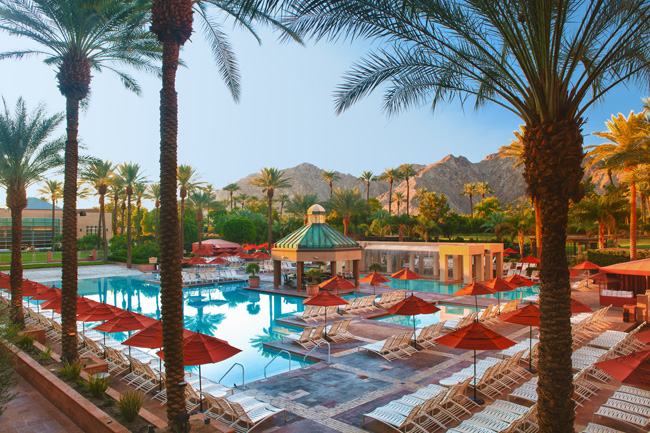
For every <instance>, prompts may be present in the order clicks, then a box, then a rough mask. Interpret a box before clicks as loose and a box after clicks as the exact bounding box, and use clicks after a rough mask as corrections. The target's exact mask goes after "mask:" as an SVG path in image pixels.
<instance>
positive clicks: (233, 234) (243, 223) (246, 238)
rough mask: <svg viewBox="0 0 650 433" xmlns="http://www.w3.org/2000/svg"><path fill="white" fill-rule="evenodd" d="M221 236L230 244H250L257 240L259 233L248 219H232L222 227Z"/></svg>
mask: <svg viewBox="0 0 650 433" xmlns="http://www.w3.org/2000/svg"><path fill="white" fill-rule="evenodd" d="M221 236H223V238H224V239H225V240H227V241H230V242H237V243H239V244H249V243H251V242H253V241H254V240H255V236H257V231H256V230H255V225H254V224H253V223H252V222H251V221H250V220H249V219H248V218H244V217H239V218H231V219H229V220H228V221H226V222H225V223H223V225H222V226H221Z"/></svg>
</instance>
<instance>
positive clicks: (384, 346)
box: [357, 331, 418, 362]
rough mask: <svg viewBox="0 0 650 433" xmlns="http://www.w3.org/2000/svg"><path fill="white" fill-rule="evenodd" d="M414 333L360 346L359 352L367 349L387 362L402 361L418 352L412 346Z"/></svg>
mask: <svg viewBox="0 0 650 433" xmlns="http://www.w3.org/2000/svg"><path fill="white" fill-rule="evenodd" d="M414 334H415V332H414V331H408V332H405V333H403V334H398V335H392V336H390V337H388V338H387V339H386V340H382V341H376V342H374V343H370V344H366V345H364V346H360V347H359V348H358V349H357V351H359V350H361V349H365V350H367V351H369V352H373V353H376V354H377V355H379V356H381V357H382V358H384V359H385V360H387V361H389V362H390V361H392V360H394V359H401V358H405V357H407V356H411V355H413V354H414V353H416V352H417V351H418V350H417V349H416V348H414V347H413V346H411V341H412V340H413V335H414Z"/></svg>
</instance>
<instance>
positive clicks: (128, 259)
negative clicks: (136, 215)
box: [126, 187, 131, 268]
mask: <svg viewBox="0 0 650 433" xmlns="http://www.w3.org/2000/svg"><path fill="white" fill-rule="evenodd" d="M127 188H130V187H127ZM126 201H127V207H128V209H127V210H126V267H127V268H130V267H131V194H129V192H128V191H127V193H126Z"/></svg>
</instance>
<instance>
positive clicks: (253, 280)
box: [248, 277, 260, 289]
mask: <svg viewBox="0 0 650 433" xmlns="http://www.w3.org/2000/svg"><path fill="white" fill-rule="evenodd" d="M259 286H260V277H248V287H250V288H251V289H256V288H258V287H259Z"/></svg>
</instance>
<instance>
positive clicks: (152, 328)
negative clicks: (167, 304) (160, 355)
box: [122, 320, 194, 349]
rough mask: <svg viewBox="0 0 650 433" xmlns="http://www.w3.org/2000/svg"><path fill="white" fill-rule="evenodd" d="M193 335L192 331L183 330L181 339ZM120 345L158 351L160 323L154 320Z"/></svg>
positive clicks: (160, 336) (159, 345)
mask: <svg viewBox="0 0 650 433" xmlns="http://www.w3.org/2000/svg"><path fill="white" fill-rule="evenodd" d="M193 334H194V332H193V331H190V330H188V329H183V338H189V337H191V336H192V335H193ZM122 344H123V345H125V346H134V347H143V348H146V349H160V348H161V347H162V346H163V340H162V322H161V321H158V320H156V322H155V323H152V324H151V325H148V326H147V327H145V328H143V329H141V330H140V331H138V332H136V333H135V334H133V335H132V336H131V337H129V338H128V339H126V340H124V341H123V342H122Z"/></svg>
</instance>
